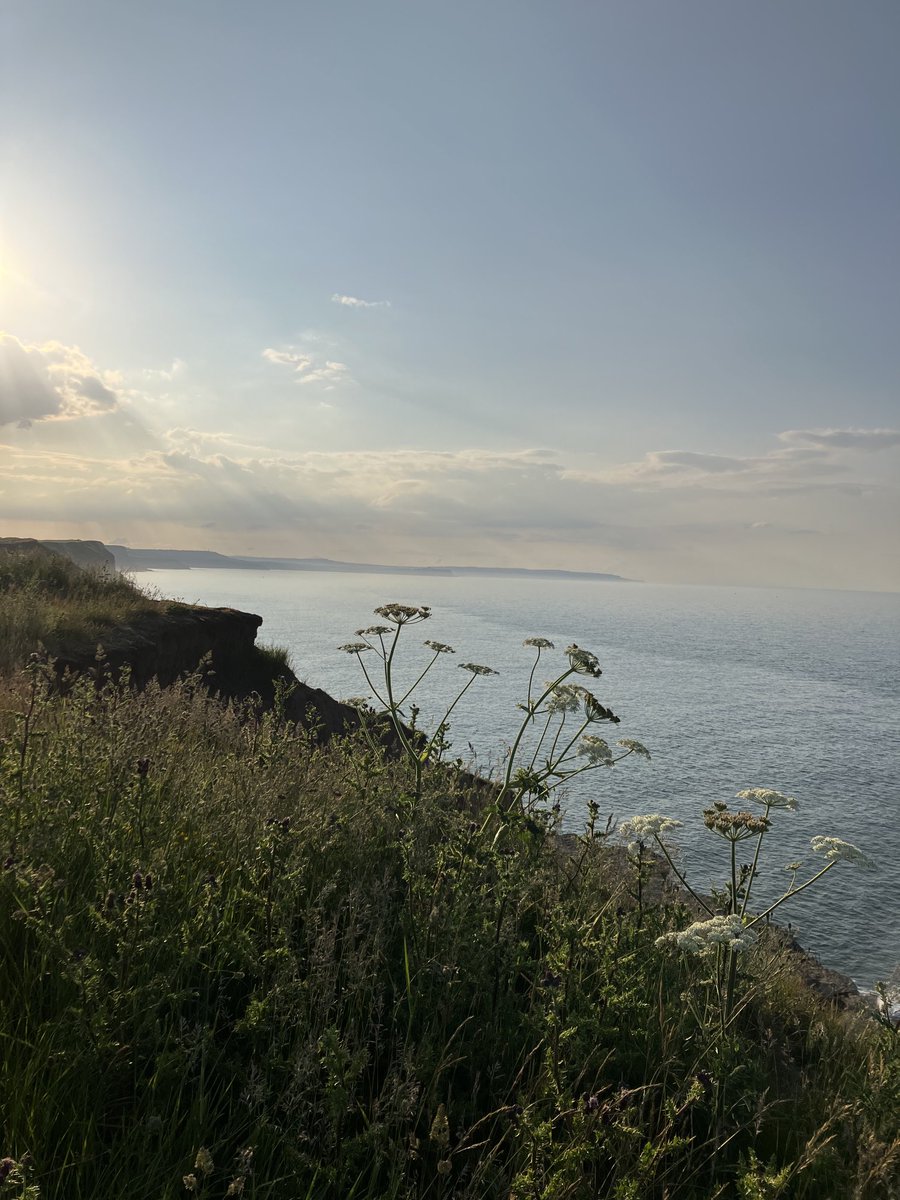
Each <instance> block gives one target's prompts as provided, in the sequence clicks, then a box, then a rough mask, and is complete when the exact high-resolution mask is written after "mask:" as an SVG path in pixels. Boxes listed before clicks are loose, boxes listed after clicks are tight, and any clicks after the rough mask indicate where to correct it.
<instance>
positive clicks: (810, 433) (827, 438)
mask: <svg viewBox="0 0 900 1200" xmlns="http://www.w3.org/2000/svg"><path fill="white" fill-rule="evenodd" d="M778 436H779V438H780V439H781V440H782V441H783V442H799V443H800V444H801V445H806V446H820V447H824V448H826V449H830V448H836V449H841V450H868V451H872V450H889V449H891V448H892V447H893V446H900V429H786V430H785V431H784V432H783V433H779V435H778Z"/></svg>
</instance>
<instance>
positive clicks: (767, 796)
mask: <svg viewBox="0 0 900 1200" xmlns="http://www.w3.org/2000/svg"><path fill="white" fill-rule="evenodd" d="M737 798H738V800H749V801H750V803H751V804H761V805H763V807H764V808H786V809H788V810H789V811H790V812H796V810H797V808H798V804H797V801H796V800H795V799H794V797H793V796H785V795H784V794H783V793H782V792H774V791H772V789H771V788H745V789H744V791H742V792H738V794H737Z"/></svg>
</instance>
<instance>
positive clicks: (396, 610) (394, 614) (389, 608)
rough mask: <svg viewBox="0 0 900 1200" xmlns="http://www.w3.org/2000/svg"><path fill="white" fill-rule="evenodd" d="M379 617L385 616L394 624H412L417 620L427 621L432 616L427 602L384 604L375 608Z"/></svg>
mask: <svg viewBox="0 0 900 1200" xmlns="http://www.w3.org/2000/svg"><path fill="white" fill-rule="evenodd" d="M375 615H376V616H377V617H384V619H385V620H386V621H390V622H391V624H392V625H411V624H414V623H415V622H416V621H427V620H428V618H429V617H430V616H431V609H430V608H429V606H428V605H427V604H421V605H418V606H417V605H413V604H384V605H382V607H381V608H376V609H375Z"/></svg>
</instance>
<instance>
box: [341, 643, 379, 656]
mask: <svg viewBox="0 0 900 1200" xmlns="http://www.w3.org/2000/svg"><path fill="white" fill-rule="evenodd" d="M371 649H372V647H371V646H370V645H369V643H368V642H345V643H344V645H343V646H338V650H343V652H344V653H345V654H362V652H363V651H364V650H371Z"/></svg>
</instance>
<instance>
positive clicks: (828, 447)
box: [580, 429, 900, 495]
mask: <svg viewBox="0 0 900 1200" xmlns="http://www.w3.org/2000/svg"><path fill="white" fill-rule="evenodd" d="M777 439H778V442H779V443H780V444H779V445H776V446H775V447H773V448H772V449H771V450H769V451H767V452H766V453H764V454H756V455H725V454H710V453H704V452H701V451H696V450H649V451H648V452H647V453H646V454H645V455H644V457H643V458H642V459H639V460H638V461H636V462H630V463H622V464H621V465H619V466H615V467H610V468H607V469H605V470H601V471H598V472H593V473H591V472H587V473H583V472H581V473H580V474H585V477H586V478H595V479H596V480H597V481H598V482H600V481H603V482H607V483H612V484H618V485H630V486H632V487H635V488H639V489H641V490H647V489H669V490H674V489H687V490H695V491H699V490H702V491H709V490H715V491H719V492H726V491H735V492H742V493H745V494H746V493H753V494H755V495H762V494H768V495H787V494H789V493H791V492H800V491H810V492H816V491H822V490H839V491H841V492H843V493H844V494H858V493H860V492H861V491H862V490H865V489H866V488H868V489H877V488H878V487H879V486H880V485H879V484H877V483H876V481H875V480H874V478H869V479H864V480H861V479H852V478H851V476H852V475H853V473H854V471H855V466H854V463H855V461H856V460H855V459H854V457H853V455H852V453H850V452H852V451H855V450H868V451H871V450H882V449H888V448H890V447H892V446H898V445H900V431H896V430H891V429H852V430H851V429H842V430H838V429H835V430H819V431H815V430H786V431H784V432H783V433H779V434H778V435H777ZM841 476H844V477H846V478H845V479H841V478H840V477H841Z"/></svg>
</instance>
